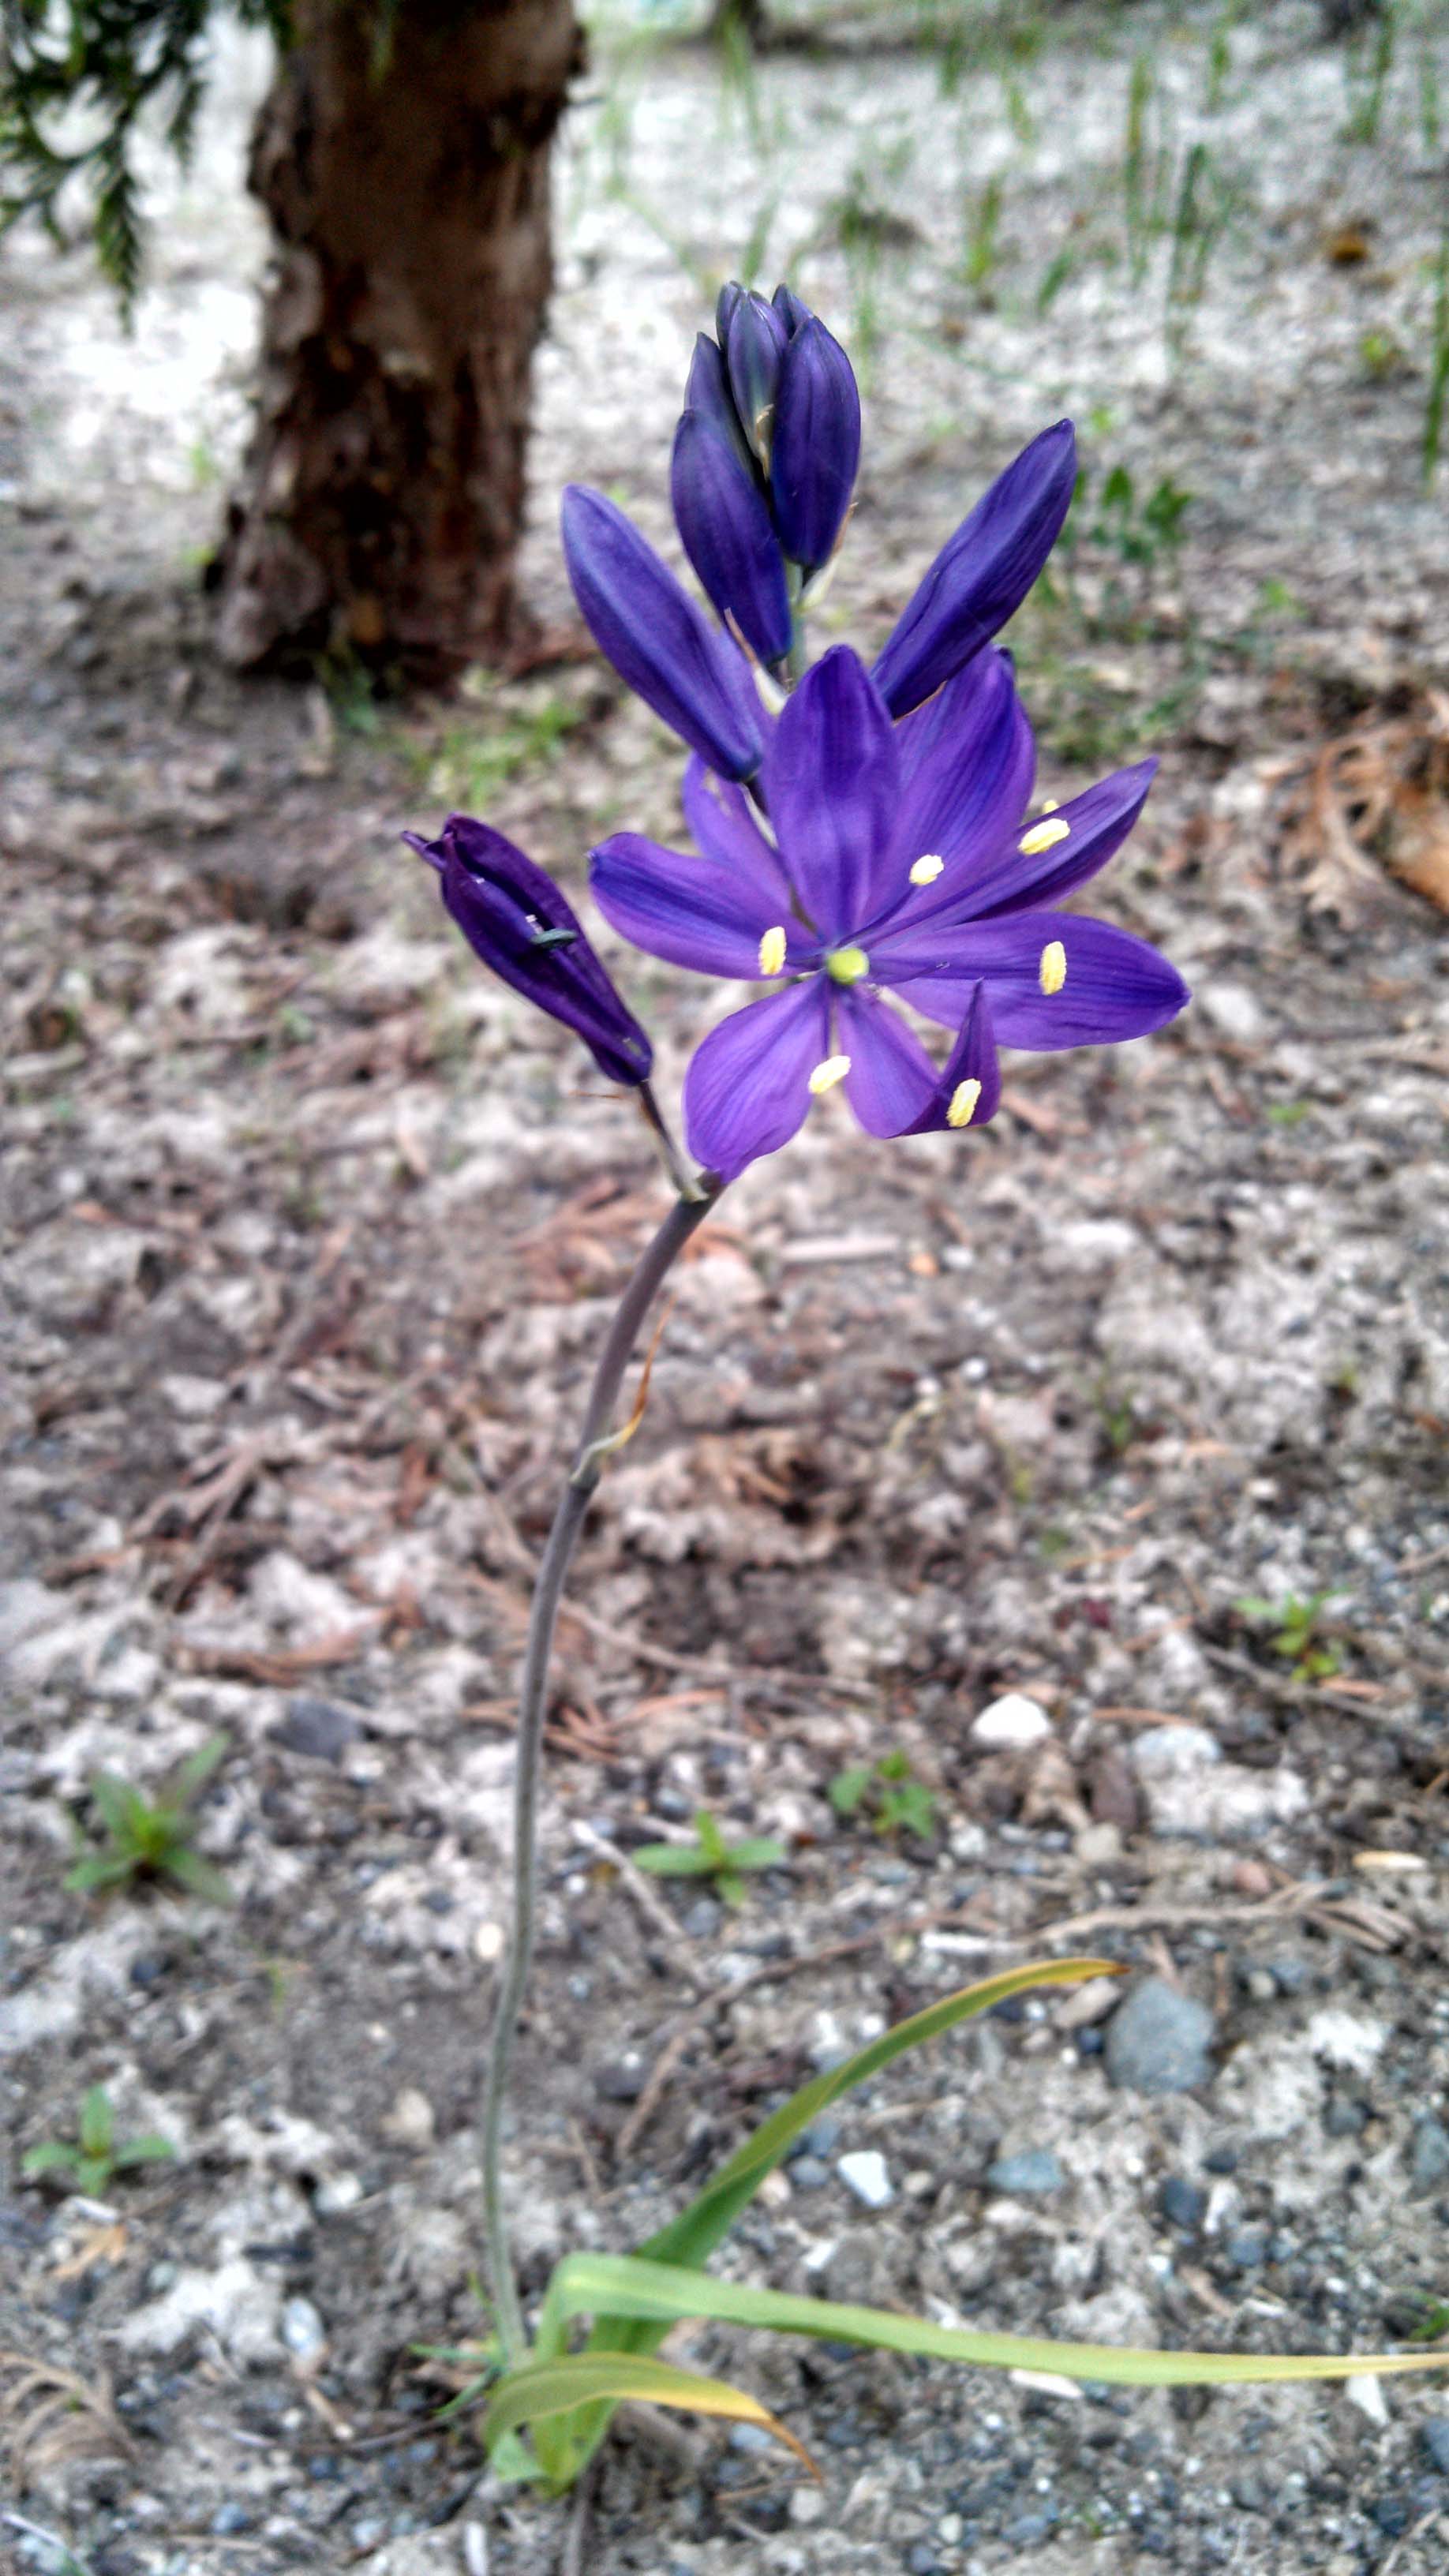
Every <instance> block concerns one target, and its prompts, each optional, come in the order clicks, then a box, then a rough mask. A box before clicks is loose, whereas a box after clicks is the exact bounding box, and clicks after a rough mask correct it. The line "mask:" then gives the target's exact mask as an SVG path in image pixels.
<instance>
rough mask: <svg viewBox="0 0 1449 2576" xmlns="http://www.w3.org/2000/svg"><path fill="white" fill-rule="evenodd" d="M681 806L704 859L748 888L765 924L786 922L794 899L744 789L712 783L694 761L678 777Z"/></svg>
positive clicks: (700, 761)
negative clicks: (681, 779) (765, 916)
mask: <svg viewBox="0 0 1449 2576" xmlns="http://www.w3.org/2000/svg"><path fill="white" fill-rule="evenodd" d="M682 802H683V805H684V819H685V821H686V823H687V824H688V825H689V828H690V831H691V832H692V833H693V835H694V837H695V839H696V841H697V842H698V843H699V846H700V849H701V850H702V851H703V853H704V856H705V857H706V858H707V859H713V860H715V862H716V863H717V865H719V866H720V867H722V868H728V869H729V870H730V871H731V873H732V874H733V875H734V876H735V877H736V878H737V879H738V880H739V883H740V885H741V887H745V886H749V887H750V888H752V889H753V890H754V892H755V894H756V896H757V897H758V900H759V902H760V904H761V905H762V907H763V908H764V909H765V910H766V911H767V912H768V913H769V917H770V919H771V921H783V920H786V919H787V918H788V916H789V912H790V906H791V904H792V902H793V900H794V895H793V891H792V888H791V885H790V880H789V878H788V876H787V875H786V873H785V870H784V868H783V866H782V865H781V862H780V859H779V856H778V854H777V853H776V852H775V851H774V850H772V849H771V847H770V844H769V842H768V841H767V840H766V838H765V836H764V833H763V832H762V831H761V830H760V827H759V824H758V823H757V822H756V820H755V817H754V813H753V811H752V809H751V806H750V802H749V799H748V797H747V796H746V795H745V792H744V789H743V788H742V787H735V786H733V785H731V784H730V783H729V782H728V781H715V780H712V779H711V777H710V773H709V770H708V768H707V767H706V765H705V763H704V762H703V761H702V760H700V759H698V758H695V759H694V760H691V762H690V763H689V766H688V768H687V769H686V771H685V773H684V787H683V791H682Z"/></svg>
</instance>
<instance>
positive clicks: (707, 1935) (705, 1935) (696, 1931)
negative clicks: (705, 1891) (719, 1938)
mask: <svg viewBox="0 0 1449 2576" xmlns="http://www.w3.org/2000/svg"><path fill="white" fill-rule="evenodd" d="M723 1921H724V1907H723V1906H722V1905H721V1904H719V1903H718V1902H717V1900H716V1899H715V1898H714V1897H712V1896H697V1897H696V1898H695V1900H694V1903H693V1904H692V1905H691V1907H690V1909H689V1912H688V1913H687V1914H686V1916H685V1918H684V1928H685V1931H686V1932H687V1933H688V1934H689V1936H690V1939H691V1940H692V1941H712V1940H713V1938H714V1936H715V1934H716V1932H717V1931H718V1930H719V1927H720V1925H721V1924H722V1923H723Z"/></svg>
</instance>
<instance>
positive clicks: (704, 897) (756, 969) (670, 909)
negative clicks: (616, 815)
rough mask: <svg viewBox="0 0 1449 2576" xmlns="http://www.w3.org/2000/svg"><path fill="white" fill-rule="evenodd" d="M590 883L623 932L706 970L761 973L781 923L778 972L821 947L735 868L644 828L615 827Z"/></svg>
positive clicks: (746, 976) (650, 949)
mask: <svg viewBox="0 0 1449 2576" xmlns="http://www.w3.org/2000/svg"><path fill="white" fill-rule="evenodd" d="M589 882H590V885H591V886H592V888H593V894H594V901H595V902H596V903H597V905H598V907H599V910H600V912H601V913H602V914H603V915H604V918H605V920H606V921H610V922H612V924H613V926H614V928H615V929H616V930H617V931H619V932H621V933H622V935H623V937H624V938H625V939H630V940H632V941H633V943H634V946H635V947H636V948H642V949H644V950H646V951H647V953H648V955H649V956H651V957H667V958H668V960H669V963H670V964H671V965H672V966H690V967H693V968H694V970H695V972H696V973H697V974H700V975H733V976H737V977H738V978H739V980H740V981H741V982H742V983H749V982H751V981H752V980H754V979H756V978H757V977H758V976H759V975H760V974H761V971H762V969H761V965H760V942H761V940H762V938H763V937H764V935H765V933H766V932H767V931H769V930H772V929H775V928H777V927H778V928H779V929H780V930H782V931H783V932H784V935H785V955H784V957H783V958H782V959H780V961H779V963H778V964H777V965H776V966H775V967H774V968H773V969H772V972H774V973H777V974H778V973H779V972H781V970H782V969H783V968H785V967H786V966H788V967H789V968H790V969H791V970H793V971H794V972H796V973H798V972H799V971H800V968H801V967H802V966H804V965H805V964H807V963H808V964H813V963H814V960H815V957H816V955H817V953H818V952H817V950H816V948H815V944H814V942H813V941H812V942H808V943H807V942H806V941H804V940H803V939H802V938H801V936H800V934H799V932H798V930H797V929H796V928H795V926H794V924H793V923H792V922H791V920H790V917H789V914H788V912H786V911H785V910H784V909H783V907H782V906H781V905H780V903H779V901H778V899H776V900H775V901H774V902H773V903H769V902H765V901H762V900H761V897H760V894H759V892H758V890H757V888H756V887H755V886H754V885H752V884H751V883H750V882H749V881H748V880H743V881H742V880H741V879H740V878H739V877H738V876H737V875H736V874H735V872H734V870H733V869H731V868H728V867H721V866H719V865H718V864H717V863H716V862H715V861H714V860H712V859H707V858H706V859H692V858H688V857H686V856H685V854H684V852H683V851H682V850H665V849H661V848H660V846H659V844H658V842H657V841H646V840H644V839H643V838H642V836H641V835H640V834H639V833H638V832H616V833H615V834H614V835H613V837H612V839H610V840H607V841H605V842H603V843H602V844H601V845H600V847H599V848H598V849H597V850H595V851H594V853H593V855H592V857H591V859H590V861H589Z"/></svg>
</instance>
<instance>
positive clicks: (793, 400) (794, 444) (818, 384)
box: [770, 313, 860, 572]
mask: <svg viewBox="0 0 1449 2576" xmlns="http://www.w3.org/2000/svg"><path fill="white" fill-rule="evenodd" d="M859 464H860V395H859V392H858V391H857V389H856V382H855V375H854V372H853V370H852V367H851V364H850V360H849V359H848V358H847V356H846V354H845V351H844V350H843V349H842V347H841V345H840V343H839V341H838V340H836V339H833V338H832V337H831V334H830V333H829V332H828V331H827V330H826V328H825V325H824V323H823V322H819V321H817V320H816V318H815V316H814V314H813V313H812V314H808V315H807V316H806V319H805V322H804V324H803V326H802V328H801V329H800V330H799V331H797V332H796V334H795V336H794V338H793V339H792V341H791V342H790V345H789V347H788V349H787V350H786V352H785V360H784V364H783V366H782V367H781V370H780V389H779V393H778V395H777V397H776V403H775V435H774V440H773V443H772V446H771V450H770V498H771V500H772V501H773V503H774V507H775V525H776V527H777V528H778V530H779V532H780V544H781V546H782V548H783V550H784V552H785V553H786V554H787V555H788V556H789V558H790V561H791V562H792V563H798V564H803V565H804V566H805V569H806V571H807V572H815V571H818V569H819V567H820V566H821V565H822V564H825V563H828V562H829V561H830V558H831V555H832V554H833V553H834V551H835V541H836V539H837V537H838V536H839V534H840V531H841V529H842V527H843V526H844V524H845V514H846V511H847V510H848V509H849V507H850V496H851V493H852V492H853V491H854V489H855V476H856V469H857V467H858V466H859Z"/></svg>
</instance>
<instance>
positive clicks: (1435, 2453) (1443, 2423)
mask: <svg viewBox="0 0 1449 2576" xmlns="http://www.w3.org/2000/svg"><path fill="white" fill-rule="evenodd" d="M1422 2439H1423V2444H1424V2448H1425V2450H1426V2451H1427V2452H1428V2454H1429V2457H1430V2459H1431V2460H1432V2461H1433V2463H1434V2466H1435V2468H1436V2469H1437V2470H1438V2472H1439V2475H1440V2476H1441V2478H1449V2415H1431V2416H1430V2418H1429V2421H1428V2423H1427V2424H1425V2425H1424V2426H1423V2427H1422Z"/></svg>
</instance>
